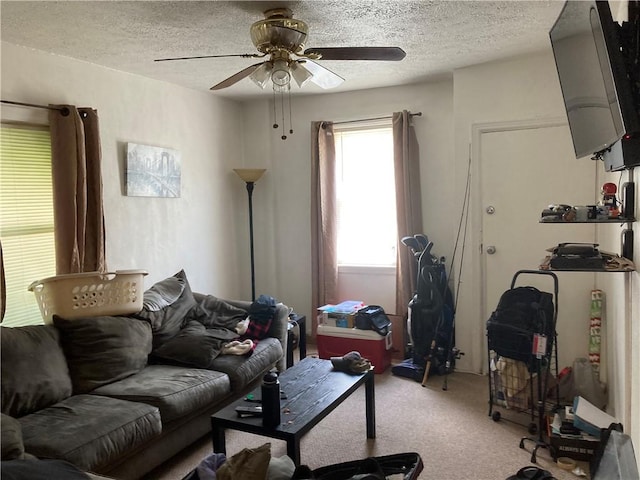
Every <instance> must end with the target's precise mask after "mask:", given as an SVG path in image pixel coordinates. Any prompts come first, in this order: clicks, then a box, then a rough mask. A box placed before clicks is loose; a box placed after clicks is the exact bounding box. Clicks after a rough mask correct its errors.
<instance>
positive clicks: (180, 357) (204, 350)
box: [153, 320, 238, 368]
mask: <svg viewBox="0 0 640 480" xmlns="http://www.w3.org/2000/svg"><path fill="white" fill-rule="evenodd" d="M237 336H238V334H237V333H235V332H233V331H231V330H227V329H223V328H205V326H204V325H202V324H201V323H200V322H197V321H195V320H192V321H191V322H189V323H188V324H187V326H186V327H185V328H183V329H182V330H181V331H180V333H178V334H177V335H176V336H175V337H173V338H171V339H170V340H167V341H166V342H165V343H163V344H162V345H160V347H158V348H157V349H156V350H154V351H153V356H154V357H155V358H159V359H163V360H169V361H170V362H175V363H180V364H185V365H193V366H195V367H199V368H209V367H210V366H211V362H213V359H214V358H216V357H217V356H218V354H219V353H220V349H221V348H222V344H223V343H225V342H227V341H229V340H231V339H233V338H237Z"/></svg>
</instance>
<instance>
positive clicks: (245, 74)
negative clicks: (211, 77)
mask: <svg viewBox="0 0 640 480" xmlns="http://www.w3.org/2000/svg"><path fill="white" fill-rule="evenodd" d="M263 63H265V62H260V63H254V64H253V65H251V66H249V67H247V68H245V69H244V70H240V71H239V72H238V73H236V74H234V75H231V76H230V77H229V78H227V79H226V80H223V81H221V82H220V83H218V84H216V85H214V86H213V87H211V88H210V89H209V90H222V89H223V88H227V87H230V86H231V85H233V84H234V83H237V82H239V81H240V80H242V79H243V78H246V77H248V76H249V75H251V74H252V73H253V72H254V70H255V69H256V68H258V67H259V66H260V65H262V64H263Z"/></svg>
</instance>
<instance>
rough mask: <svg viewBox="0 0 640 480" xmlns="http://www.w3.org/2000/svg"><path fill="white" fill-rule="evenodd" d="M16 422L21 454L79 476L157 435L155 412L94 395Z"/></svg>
mask: <svg viewBox="0 0 640 480" xmlns="http://www.w3.org/2000/svg"><path fill="white" fill-rule="evenodd" d="M19 420H20V424H21V425H22V438H23V441H24V446H25V451H26V452H28V453H31V454H33V455H35V456H37V457H39V458H57V459H61V460H66V461H68V462H71V463H73V464H74V465H76V466H77V467H79V468H81V469H82V470H99V469H100V468H101V467H102V466H104V465H108V464H109V463H111V462H113V461H115V460H116V459H118V458H120V457H122V456H124V455H126V454H127V453H128V452H129V451H131V450H133V449H135V448H136V447H138V446H140V445H143V444H144V443H146V442H148V441H149V440H150V439H151V438H153V437H155V436H156V435H159V434H160V433H161V431H162V424H161V422H160V412H159V411H158V409H157V408H155V407H153V406H151V405H147V404H145V403H136V402H126V401H124V400H119V399H116V398H108V397H101V396H98V395H75V396H73V397H69V398H67V399H65V400H63V401H62V402H59V403H57V404H55V405H53V406H51V407H48V408H45V409H43V410H40V411H38V412H36V413H32V414H31V415H27V416H24V417H22V418H20V419H19Z"/></svg>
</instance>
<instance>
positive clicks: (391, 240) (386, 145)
mask: <svg viewBox="0 0 640 480" xmlns="http://www.w3.org/2000/svg"><path fill="white" fill-rule="evenodd" d="M334 134H335V135H334V137H335V145H336V168H337V175H336V183H337V185H336V195H337V209H338V265H357V266H376V267H379V266H388V267H395V265H396V244H397V237H398V235H397V231H398V230H397V222H396V197H395V175H394V169H393V132H392V129H391V126H390V125H388V124H386V125H383V126H360V127H347V128H340V127H336V129H335V132H334Z"/></svg>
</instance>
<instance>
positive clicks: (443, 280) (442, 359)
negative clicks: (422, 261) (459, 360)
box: [409, 263, 454, 375]
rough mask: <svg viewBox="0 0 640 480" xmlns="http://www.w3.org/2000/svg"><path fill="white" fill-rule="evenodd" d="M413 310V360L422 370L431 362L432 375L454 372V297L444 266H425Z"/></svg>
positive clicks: (419, 276) (435, 264)
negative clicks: (452, 350) (452, 356)
mask: <svg viewBox="0 0 640 480" xmlns="http://www.w3.org/2000/svg"><path fill="white" fill-rule="evenodd" d="M409 308H410V309H411V330H410V332H411V339H412V345H413V352H412V360H413V363H414V364H415V365H417V366H419V367H420V368H423V369H424V368H425V367H426V364H427V360H428V359H429V360H430V361H431V366H430V372H433V373H437V374H440V375H444V374H445V373H447V369H452V368H453V365H452V364H451V363H452V362H453V358H451V355H450V353H451V352H450V350H451V348H452V339H453V338H454V332H453V328H454V311H453V295H452V293H451V289H450V288H449V286H448V285H447V274H446V271H445V266H444V264H443V263H434V264H431V265H423V266H422V267H421V269H420V272H419V274H418V283H417V288H416V293H415V295H414V296H413V298H412V299H411V301H410V302H409Z"/></svg>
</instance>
